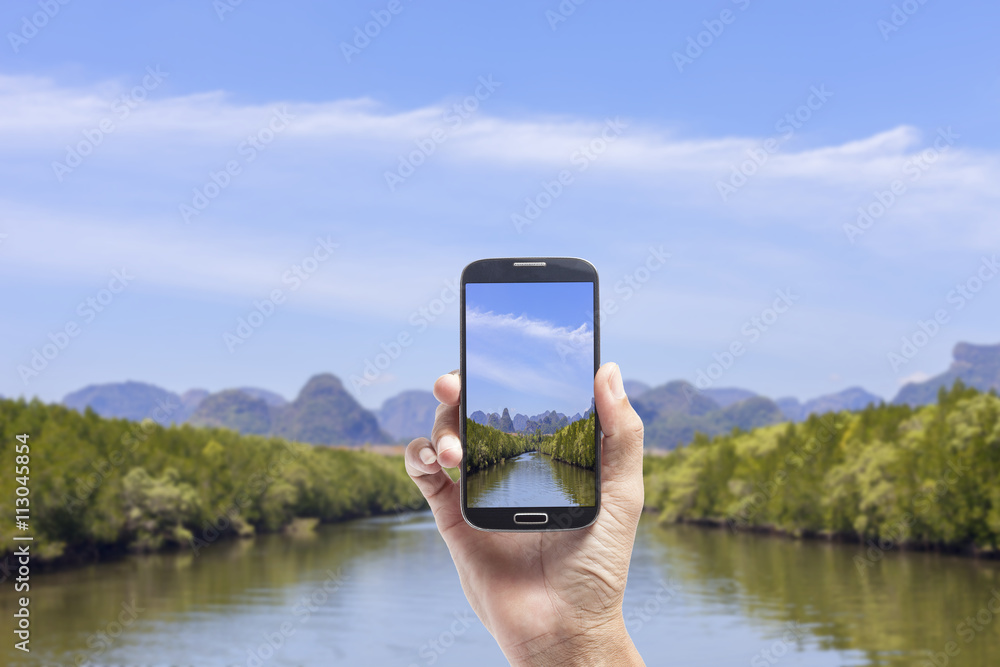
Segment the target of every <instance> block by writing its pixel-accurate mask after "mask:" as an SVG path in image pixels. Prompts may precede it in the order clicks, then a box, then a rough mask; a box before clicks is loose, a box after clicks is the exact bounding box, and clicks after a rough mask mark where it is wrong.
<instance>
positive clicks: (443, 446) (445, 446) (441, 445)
mask: <svg viewBox="0 0 1000 667" xmlns="http://www.w3.org/2000/svg"><path fill="white" fill-rule="evenodd" d="M461 448H462V443H460V442H459V441H458V438H456V437H455V436H453V435H444V436H441V439H440V440H438V453H440V454H444V453H445V452H446V451H448V450H449V449H461Z"/></svg>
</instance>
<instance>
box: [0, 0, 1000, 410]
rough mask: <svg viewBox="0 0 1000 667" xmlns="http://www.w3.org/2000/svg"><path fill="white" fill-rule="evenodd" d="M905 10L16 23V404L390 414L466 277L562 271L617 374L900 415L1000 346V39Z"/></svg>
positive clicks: (444, 350) (444, 13) (431, 353)
mask: <svg viewBox="0 0 1000 667" xmlns="http://www.w3.org/2000/svg"><path fill="white" fill-rule="evenodd" d="M895 4H896V5H899V4H900V3H898V2H897V3H895ZM893 5H894V3H893V2H884V3H883V2H871V1H867V2H860V1H849V2H843V3H837V4H835V5H832V4H822V3H820V4H816V3H794V2H790V1H785V2H768V3H764V2H759V1H758V0H751V1H750V2H747V0H739V1H738V2H732V1H729V0H726V1H717V2H710V3H653V2H640V3H631V4H629V5H628V6H622V5H620V4H612V3H606V2H596V1H590V0H588V1H587V2H583V3H582V4H580V5H579V6H576V9H575V11H573V13H572V14H571V15H569V16H565V17H564V16H559V15H556V14H552V13H550V12H558V8H559V6H560V5H559V3H557V2H554V1H553V2H509V3H503V4H486V5H482V3H468V4H466V5H461V4H455V3H451V4H449V5H447V6H432V5H425V4H421V3H415V2H410V1H409V0H402V2H401V3H400V4H399V5H392V8H394V9H396V10H398V11H397V13H395V14H392V13H391V12H389V7H390V3H389V2H388V0H386V1H384V2H362V3H319V2H301V3H294V4H293V5H288V4H282V5H278V4H275V3H269V4H264V3H253V2H242V3H240V4H239V5H238V6H235V7H233V11H231V12H224V13H222V15H221V18H220V15H219V11H218V10H217V7H218V6H219V5H218V3H216V5H213V3H212V2H209V1H207V0H204V1H202V0H199V1H197V2H173V3H169V4H167V3H164V4H163V5H160V6H157V7H149V6H145V5H137V4H131V5H129V4H122V3H110V2H93V3H78V2H70V3H68V4H65V5H59V10H58V12H57V13H55V14H54V15H53V16H51V17H47V16H42V17H41V18H38V12H41V11H43V10H42V9H40V8H39V7H40V6H39V4H38V3H37V2H10V3H5V4H4V5H3V7H2V8H0V34H2V35H3V36H4V40H3V43H2V44H0V146H2V149H0V234H2V235H3V236H0V280H2V281H3V285H4V286H5V287H6V289H5V290H4V298H5V300H6V304H5V306H6V307H5V309H4V314H5V316H4V317H3V318H2V319H0V342H2V345H0V349H2V350H3V359H2V364H0V394H3V395H6V396H10V395H22V394H23V395H29V396H31V395H37V396H40V397H41V398H43V399H44V400H49V401H56V400H60V399H61V398H62V397H63V396H64V395H65V394H66V393H67V392H69V391H72V390H74V389H77V388H79V387H82V386H84V385H86V384H90V383H96V382H114V381H124V380H127V379H133V380H142V381H147V382H153V383H156V384H159V385H161V386H164V387H166V388H168V389H171V390H175V391H183V390H186V389H189V388H192V387H203V388H206V389H210V390H219V389H223V388H226V387H234V386H244V385H252V386H261V387H266V388H269V389H272V390H275V391H278V392H280V393H282V394H284V395H286V396H288V397H293V396H294V395H295V393H296V392H297V391H298V389H299V388H300V387H301V386H302V385H303V384H304V383H305V381H306V380H307V379H308V378H309V377H310V376H311V375H312V374H314V373H317V372H322V371H329V372H333V373H335V374H337V375H338V376H340V377H341V378H342V379H343V380H344V381H345V383H346V384H347V386H348V387H349V389H351V391H353V392H354V394H355V396H357V397H358V398H359V400H361V402H362V403H363V404H365V405H367V406H369V407H375V406H377V405H379V404H380V403H381V402H382V401H383V400H384V399H385V398H386V397H388V396H391V395H394V394H396V393H398V392H399V391H402V390H404V389H411V388H429V387H430V385H431V383H432V382H433V379H434V378H435V377H436V376H437V375H438V374H439V373H441V372H446V371H448V370H451V369H453V368H456V367H457V366H458V304H457V285H456V283H457V280H458V276H459V274H460V272H461V269H462V267H463V266H465V265H466V264H467V263H469V262H470V261H472V260H474V259H478V258H481V257H490V256H521V255H524V256H527V255H531V256H544V255H561V256H578V257H583V258H586V259H588V260H589V261H591V262H592V263H593V264H594V265H595V266H596V267H597V269H598V271H599V273H600V275H601V279H602V286H603V289H602V293H603V294H604V295H607V297H608V299H610V302H609V303H608V304H606V305H607V308H606V310H607V311H608V312H606V321H605V324H604V327H603V328H602V343H603V345H602V358H603V359H606V360H614V361H618V362H619V363H620V364H621V366H622V368H623V371H624V373H625V375H626V377H629V378H635V379H640V380H643V381H646V382H648V383H651V384H659V383H662V382H665V381H668V380H671V379H677V378H684V379H688V380H691V381H694V380H695V379H696V378H697V377H698V375H699V373H701V372H708V371H718V372H717V373H715V374H716V375H718V378H717V379H715V380H713V382H714V383H715V386H741V387H747V388H750V389H753V390H756V391H759V392H762V393H764V394H767V395H770V396H784V395H795V396H798V397H799V398H803V399H806V398H810V397H812V396H816V395H819V394H824V393H828V392H831V391H837V390H840V389H844V388H846V387H848V386H852V385H861V386H864V387H866V388H867V389H869V390H870V391H873V392H875V393H877V394H880V395H882V396H886V397H891V396H892V395H894V394H895V393H896V391H897V390H898V389H899V387H900V386H901V384H902V383H903V382H905V381H906V380H907V379H908V378H920V377H923V376H925V375H926V374H934V373H937V372H940V371H941V370H943V369H944V368H945V367H946V366H947V364H948V363H949V360H950V351H951V348H952V347H953V345H954V344H955V342H957V341H963V340H964V341H970V342H978V343H996V342H998V341H1000V332H998V328H997V317H996V313H997V312H1000V311H998V305H1000V280H984V279H983V278H978V280H979V281H980V283H981V284H979V285H978V290H977V291H975V292H971V291H968V290H969V289H970V288H971V287H976V286H977V283H976V280H977V276H978V275H980V274H981V275H987V274H989V273H990V268H989V266H988V264H989V260H990V259H991V258H992V257H993V256H994V254H995V253H997V252H998V251H1000V247H998V246H1000V224H998V223H1000V220H998V210H1000V208H998V204H1000V189H998V188H997V187H996V183H997V182H998V181H1000V160H998V151H1000V130H998V126H997V123H996V118H997V117H998V115H997V112H998V107H1000V67H998V65H1000V51H998V50H997V49H996V48H995V34H996V29H997V25H998V20H997V19H998V14H1000V9H998V8H997V7H996V5H995V3H986V2H969V1H962V0H959V1H957V2H951V3H941V2H933V1H929V2H926V3H924V4H919V3H914V4H913V5H912V7H911V9H914V10H915V11H913V13H912V14H905V13H904V14H898V15H896V16H895V17H894V16H893V12H894V9H893ZM564 6H568V5H566V4H565V3H564ZM372 12H374V13H375V14H374V17H373V14H372ZM387 13H388V16H389V17H390V20H386V16H387ZM33 17H34V18H33ZM553 17H557V18H553ZM379 18H381V19H382V21H383V23H385V25H384V26H379V25H378V24H377V23H374V24H373V23H371V22H372V21H376V20H377V19H379ZM562 18H565V19H566V20H564V21H563V20H561V19H562ZM893 20H895V22H896V23H895V24H893V23H892V21H893ZM32 21H34V22H35V23H37V24H44V25H42V27H40V28H37V29H35V30H33V29H32V28H33V27H34V26H32V25H30V24H31V22H32ZM26 22H27V23H26ZM880 22H881V23H880ZM886 26H890V27H891V28H892V29H890V28H887V27H886ZM366 27H367V29H368V30H369V32H370V33H372V34H374V35H375V36H374V37H371V38H369V39H368V42H367V43H365V42H364V41H363V40H358V41H357V44H360V45H362V46H360V47H359V46H354V47H353V48H354V49H356V50H357V52H353V51H351V49H350V48H348V49H347V51H349V53H348V55H349V56H350V58H349V59H348V57H346V56H345V48H344V46H343V45H344V44H345V43H346V44H350V43H351V42H352V41H354V40H355V39H356V35H357V34H358V32H360V33H361V34H363V32H364V30H365V29H366ZM895 28H898V29H895ZM11 35H14V37H13V38H12V37H11ZM699 42H700V43H701V45H699ZM689 54H690V55H689ZM685 58H688V59H689V61H687V60H685ZM348 60H350V61H348ZM678 63H679V64H680V66H679V65H678ZM456 105H457V106H456ZM941 137H947V139H946V140H945V139H941ZM81 153H86V154H85V155H81ZM60 165H61V166H60ZM387 174H388V176H387ZM720 184H722V185H720ZM734 184H735V185H734ZM894 187H895V190H896V192H895V193H894V191H893V188H894ZM729 188H732V190H730V189H729ZM859 207H860V208H861V210H862V211H873V212H874V213H876V215H874V217H871V214H869V217H868V218H864V217H862V219H861V220H860V224H863V225H865V228H864V229H861V227H859V215H860V214H859ZM880 207H881V208H880ZM852 226H853V231H852ZM858 230H860V231H861V232H863V233H858ZM667 256H669V257H667ZM665 257H667V258H666V259H664V258H665ZM984 257H985V258H986V260H987V265H986V266H984V264H983V262H984ZM310 269H312V270H310ZM123 270H124V272H125V273H124V278H125V284H123V282H122V281H121V280H118V281H117V282H116V278H115V275H114V273H113V272H115V271H118V272H119V273H121V272H122V271H123ZM970 281H971V285H970V286H969V287H967V284H969V283H970ZM959 287H961V288H963V289H965V290H966V291H967V293H968V294H969V296H970V297H971V298H965V297H964V296H963V297H961V300H960V299H958V298H957V297H956V296H955V295H956V292H955V290H956V289H958V288H959ZM112 288H115V289H117V290H118V291H113V290H112ZM779 291H784V293H785V294H786V295H791V297H792V298H791V299H790V303H791V306H789V307H787V308H784V312H782V313H780V314H779V313H777V311H776V310H775V311H774V313H772V312H771V310H773V309H774V306H775V303H776V300H779V299H780V298H781V297H780V294H779ZM273 296H276V297H277V299H276V300H275V301H274V302H273V303H272V302H271V298H272V297H273ZM88 300H93V303H95V304H96V306H99V307H100V310H98V309H97V307H96V306H93V305H88ZM102 301H103V303H102ZM960 302H961V304H962V305H961V307H959V303H960ZM778 305H779V306H780V305H781V304H780V303H779V304H778ZM612 311H613V312H612ZM941 311H943V313H944V316H945V320H946V321H945V322H944V324H941V325H940V326H939V327H938V329H937V330H935V331H934V335H933V336H926V335H924V338H921V337H920V334H921V326H920V322H922V321H923V322H925V328H926V323H927V321H928V320H930V319H933V318H934V317H935V315H936V314H939V313H940V312H941ZM772 315H774V317H772ZM755 319H756V321H757V322H758V323H757V324H755V323H754V321H755ZM251 320H252V322H253V323H251ZM67 327H69V330H71V331H73V332H74V334H73V335H70V334H69V333H66V331H67ZM765 327H766V328H765ZM930 328H931V329H933V327H930ZM63 334H65V337H64V336H63ZM244 334H246V335H244ZM914 336H917V342H919V343H923V344H922V345H919V346H917V347H916V348H915V349H916V352H915V354H913V355H912V358H911V359H908V360H907V361H906V363H904V364H899V365H896V366H895V367H894V366H893V364H892V363H891V362H890V361H889V355H890V354H891V353H895V352H898V351H900V350H902V349H903V347H904V338H905V339H906V340H907V341H912V340H913V338H914ZM737 343H739V344H741V345H742V352H741V354H740V355H739V356H735V357H733V358H732V359H731V360H730V359H728V358H727V356H726V355H727V353H728V351H729V350H731V349H733V346H734V345H735V344H737ZM46 346H48V347H46ZM39 355H41V356H39ZM46 357H47V358H46ZM33 359H34V364H35V368H34V369H32V361H33ZM712 364H718V367H717V368H714V367H713V366H712ZM24 369H32V370H33V373H34V374H33V373H31V372H26V371H25V370H24ZM37 369H40V370H37Z"/></svg>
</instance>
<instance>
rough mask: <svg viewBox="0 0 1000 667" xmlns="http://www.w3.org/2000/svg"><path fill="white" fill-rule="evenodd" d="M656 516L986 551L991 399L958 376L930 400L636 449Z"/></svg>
mask: <svg viewBox="0 0 1000 667" xmlns="http://www.w3.org/2000/svg"><path fill="white" fill-rule="evenodd" d="M644 467H645V477H646V504H647V506H648V507H651V508H655V509H657V510H658V511H659V512H660V517H661V519H662V520H664V521H668V522H672V521H694V522H707V523H715V524H724V525H727V526H730V527H732V528H734V529H741V528H745V529H766V530H775V531H780V532H784V533H788V534H792V535H807V534H814V535H826V536H838V537H845V536H846V537H850V538H852V539H853V538H857V539H860V540H863V541H866V540H873V541H874V542H875V543H877V544H882V545H892V546H896V545H901V546H919V547H928V548H932V547H940V548H948V549H959V550H968V551H973V552H977V553H995V552H996V549H997V544H998V541H1000V398H998V397H997V395H996V393H995V392H990V393H988V394H984V393H980V392H978V391H976V390H975V389H971V388H968V387H965V386H964V385H963V384H962V383H961V382H958V383H956V384H955V385H954V386H953V387H952V388H951V389H950V390H944V389H942V390H941V391H940V392H939V393H938V400H937V403H936V404H933V405H927V406H924V407H920V408H916V409H914V408H911V407H909V406H906V405H885V404H883V405H879V406H869V407H868V408H867V409H865V410H862V411H860V412H855V413H849V412H841V413H830V414H825V415H813V416H811V417H810V418H809V419H808V420H806V421H805V422H802V423H798V424H795V423H788V424H780V425H775V426H768V427H764V428H759V429H756V430H753V431H751V432H739V431H734V432H733V433H732V434H729V435H724V436H718V437H715V438H712V439H709V438H707V437H705V436H703V435H699V436H697V437H696V438H695V440H694V442H692V444H690V445H689V446H687V447H683V448H679V449H677V450H675V451H673V452H671V453H670V454H668V455H666V456H650V457H646V460H645V462H644Z"/></svg>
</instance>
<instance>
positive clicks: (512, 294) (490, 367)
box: [465, 283, 594, 417]
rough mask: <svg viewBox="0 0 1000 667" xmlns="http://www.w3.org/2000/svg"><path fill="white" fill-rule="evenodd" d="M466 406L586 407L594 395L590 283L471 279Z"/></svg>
mask: <svg viewBox="0 0 1000 667" xmlns="http://www.w3.org/2000/svg"><path fill="white" fill-rule="evenodd" d="M465 291H466V297H465V298H466V301H465V308H466V325H465V326H466V373H467V374H468V378H467V379H466V391H467V392H468V397H469V398H468V400H469V404H468V413H469V414H471V413H472V412H475V411H476V410H482V411H483V412H486V413H487V414H489V413H491V412H497V413H501V414H502V413H503V410H504V408H507V409H508V410H510V415H511V417H513V416H514V415H515V414H517V413H522V414H524V415H525V416H527V417H533V416H535V415H539V414H541V413H543V412H546V411H548V410H555V411H556V412H561V413H563V414H564V415H566V416H568V417H572V416H574V415H575V414H577V413H580V414H583V413H584V412H585V411H586V410H587V409H588V408H589V407H590V403H591V400H592V399H593V396H594V323H593V311H594V292H593V283H499V284H497V283H493V284H491V283H470V284H469V285H467V286H466V288H465Z"/></svg>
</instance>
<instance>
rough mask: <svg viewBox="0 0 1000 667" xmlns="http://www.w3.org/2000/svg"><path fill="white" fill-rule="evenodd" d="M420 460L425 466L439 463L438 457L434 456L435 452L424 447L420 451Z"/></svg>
mask: <svg viewBox="0 0 1000 667" xmlns="http://www.w3.org/2000/svg"><path fill="white" fill-rule="evenodd" d="M420 460H421V461H423V462H424V464H425V465H430V464H432V463H434V462H435V461H437V456H436V455H435V454H434V450H433V449H431V448H430V447H424V448H423V449H421V450H420Z"/></svg>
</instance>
